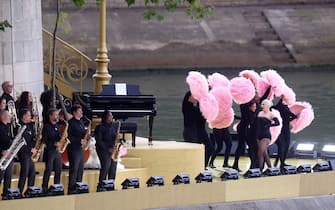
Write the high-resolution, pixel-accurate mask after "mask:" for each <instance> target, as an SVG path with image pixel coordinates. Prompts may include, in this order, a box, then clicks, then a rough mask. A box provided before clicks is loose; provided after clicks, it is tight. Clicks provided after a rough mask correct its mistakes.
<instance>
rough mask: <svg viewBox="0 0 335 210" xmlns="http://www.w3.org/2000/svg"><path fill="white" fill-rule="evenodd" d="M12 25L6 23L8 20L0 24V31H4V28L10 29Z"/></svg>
mask: <svg viewBox="0 0 335 210" xmlns="http://www.w3.org/2000/svg"><path fill="white" fill-rule="evenodd" d="M11 27H12V25H11V24H10V23H9V22H8V20H4V21H2V22H0V31H5V28H11Z"/></svg>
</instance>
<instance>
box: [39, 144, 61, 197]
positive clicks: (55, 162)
mask: <svg viewBox="0 0 335 210" xmlns="http://www.w3.org/2000/svg"><path fill="white" fill-rule="evenodd" d="M44 152H46V155H45V157H46V160H45V169H44V174H43V183H42V188H43V191H46V190H47V189H48V186H49V179H50V175H51V171H52V170H54V171H55V177H54V184H59V183H60V175H61V172H62V157H61V155H60V153H59V152H57V151H56V150H51V151H48V150H44Z"/></svg>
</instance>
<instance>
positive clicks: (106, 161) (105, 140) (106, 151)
mask: <svg viewBox="0 0 335 210" xmlns="http://www.w3.org/2000/svg"><path fill="white" fill-rule="evenodd" d="M112 122H113V115H112V113H111V112H110V111H108V110H105V111H104V113H103V115H102V118H101V124H100V125H98V126H97V127H96V128H95V140H96V150H97V153H98V157H99V160H100V163H101V169H100V173H99V183H98V186H97V192H101V191H104V189H103V188H102V181H103V180H105V179H106V177H107V175H108V179H114V180H115V175H116V166H117V162H116V161H114V160H113V159H112V153H113V148H114V143H115V137H116V133H117V128H116V126H115V125H114V124H113V123H112Z"/></svg>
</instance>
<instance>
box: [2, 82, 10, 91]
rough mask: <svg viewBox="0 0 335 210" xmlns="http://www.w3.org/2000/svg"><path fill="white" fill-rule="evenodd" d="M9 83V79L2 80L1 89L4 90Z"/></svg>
mask: <svg viewBox="0 0 335 210" xmlns="http://www.w3.org/2000/svg"><path fill="white" fill-rule="evenodd" d="M9 83H10V81H4V82H3V83H2V85H1V87H2V90H5V87H6V86H7V85H8V84H9Z"/></svg>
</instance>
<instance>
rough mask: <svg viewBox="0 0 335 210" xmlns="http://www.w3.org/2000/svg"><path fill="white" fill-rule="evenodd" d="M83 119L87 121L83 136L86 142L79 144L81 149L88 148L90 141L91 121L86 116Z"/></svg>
mask: <svg viewBox="0 0 335 210" xmlns="http://www.w3.org/2000/svg"><path fill="white" fill-rule="evenodd" d="M85 119H86V120H87V121H88V126H87V129H86V133H85V137H84V139H86V144H83V145H81V148H82V149H83V151H86V150H88V147H89V145H90V142H91V129H92V121H91V120H90V119H88V118H87V117H86V116H85Z"/></svg>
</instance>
